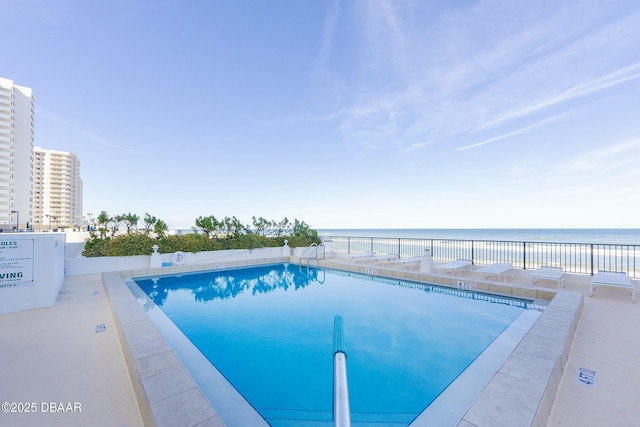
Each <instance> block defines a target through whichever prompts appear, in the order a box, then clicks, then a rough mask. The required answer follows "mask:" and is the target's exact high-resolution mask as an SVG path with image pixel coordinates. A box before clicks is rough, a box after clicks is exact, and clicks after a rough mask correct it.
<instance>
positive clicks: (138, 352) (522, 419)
mask: <svg viewBox="0 0 640 427" xmlns="http://www.w3.org/2000/svg"><path fill="white" fill-rule="evenodd" d="M283 262H285V263H286V262H291V263H293V264H297V263H296V262H295V259H293V257H279V258H270V259H263V260H252V261H239V262H236V263H227V264H226V265H225V267H224V269H225V270H226V269H230V268H238V267H247V266H254V265H267V264H275V263H283ZM318 264H319V265H320V266H322V267H327V268H336V269H340V270H347V271H358V272H362V273H365V274H375V275H380V276H383V277H392V278H398V279H403V280H410V281H415V282H419V283H425V284H427V283H429V284H436V285H441V286H446V287H452V288H458V282H459V280H458V279H457V278H452V277H444V276H437V275H435V276H434V275H427V274H422V273H418V272H411V271H401V270H395V269H385V268H375V270H376V271H375V272H373V271H371V268H370V267H366V266H362V265H351V264H344V263H337V262H331V261H329V260H327V261H320V262H318ZM218 267H219V266H218V265H215V264H199V265H182V266H175V267H165V268H155V269H143V270H134V271H123V272H109V273H103V275H102V280H103V283H104V286H105V289H106V293H107V296H108V298H109V303H110V307H111V310H112V312H113V315H114V318H115V319H116V329H117V331H118V337H119V340H120V345H121V347H122V351H123V354H124V356H125V360H126V362H127V367H128V370H129V375H130V378H131V382H132V384H133V388H134V391H135V394H136V397H137V400H138V405H139V407H140V411H141V415H142V419H143V422H144V424H145V425H147V426H165V425H166V426H172V425H178V424H180V425H184V426H204V425H207V426H225V425H226V424H225V423H224V422H223V420H222V419H221V418H220V416H219V414H218V413H217V411H216V410H215V409H214V408H213V406H212V405H211V404H210V403H209V401H208V400H207V399H206V398H205V397H204V394H203V393H202V391H201V390H200V388H199V387H198V385H197V384H196V382H195V381H194V380H193V378H192V377H191V375H190V374H189V373H188V371H187V369H186V368H185V367H184V365H183V364H182V362H181V361H180V360H179V359H178V357H177V356H176V354H175V353H174V351H173V350H172V348H171V347H170V346H169V344H168V343H167V342H166V340H165V339H164V338H163V337H162V335H161V334H160V332H159V331H158V329H157V328H156V327H155V325H154V324H153V323H152V322H151V320H150V319H149V317H148V316H147V314H146V313H145V310H144V308H143V307H142V306H140V304H139V303H138V301H137V300H136V298H135V296H134V295H133V294H132V293H131V291H130V290H129V288H128V287H127V285H126V283H125V281H124V279H125V278H131V277H144V276H154V275H167V274H176V273H186V272H197V271H206V270H215V269H218ZM474 283H475V284H476V286H477V290H481V291H486V292H490V293H495V294H499V295H507V296H522V297H525V298H540V299H551V302H550V303H549V304H548V306H547V307H546V309H545V310H544V312H543V313H542V315H541V316H540V317H539V318H538V320H537V321H536V322H535V323H534V325H533V327H532V328H531V329H530V330H529V331H528V332H527V333H526V334H525V336H524V338H523V339H522V341H521V342H520V343H519V344H518V346H517V347H516V348H515V350H514V351H513V352H512V353H511V355H510V356H509V357H508V358H507V360H506V362H505V363H504V364H503V365H502V366H501V367H500V369H499V370H498V372H497V373H496V374H495V375H494V376H493V378H492V379H491V380H490V381H489V383H488V384H487V386H486V387H485V388H484V390H483V391H482V392H481V393H480V395H479V396H478V398H477V399H476V400H475V402H474V403H473V404H472V406H471V407H470V408H469V410H468V411H467V412H466V413H465V415H464V416H463V417H462V419H461V420H460V421H459V422H458V424H457V426H458V427H485V426H487V427H490V426H491V427H494V426H505V427H506V426H509V427H511V426H535V427H542V426H545V425H546V422H547V420H548V419H549V415H550V413H551V407H552V405H553V402H554V400H555V397H556V393H557V390H558V386H559V384H560V379H561V378H562V374H563V372H564V370H565V369H566V364H567V360H568V356H569V351H570V349H571V345H572V343H573V339H574V336H575V332H576V329H577V325H578V323H579V320H580V316H581V314H582V310H583V307H584V302H583V296H582V294H581V293H578V292H572V291H564V290H562V291H558V292H554V291H551V290H549V289H538V288H525V287H522V286H518V285H511V284H502V283H500V284H496V283H491V282H484V281H477V282H474ZM545 296H546V297H549V298H544V297H545ZM412 425H413V424H412ZM418 425H419V424H418Z"/></svg>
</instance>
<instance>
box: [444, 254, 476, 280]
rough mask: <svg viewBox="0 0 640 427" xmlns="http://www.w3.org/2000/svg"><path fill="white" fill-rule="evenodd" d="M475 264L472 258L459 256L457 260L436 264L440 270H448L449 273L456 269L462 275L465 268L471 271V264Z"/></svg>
mask: <svg viewBox="0 0 640 427" xmlns="http://www.w3.org/2000/svg"><path fill="white" fill-rule="evenodd" d="M472 265H473V262H472V261H471V260H470V259H461V258H458V259H457V260H455V261H453V262H448V263H446V264H440V265H436V269H438V270H448V271H449V273H452V274H453V272H454V271H457V272H458V276H460V275H461V274H462V271H463V270H469V273H471V266H472Z"/></svg>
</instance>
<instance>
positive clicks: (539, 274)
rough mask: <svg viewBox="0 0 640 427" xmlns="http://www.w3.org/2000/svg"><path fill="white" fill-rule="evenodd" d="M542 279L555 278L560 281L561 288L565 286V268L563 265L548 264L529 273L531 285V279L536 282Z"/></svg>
mask: <svg viewBox="0 0 640 427" xmlns="http://www.w3.org/2000/svg"><path fill="white" fill-rule="evenodd" d="M540 279H542V280H555V281H556V282H558V289H561V288H563V287H564V270H563V269H562V267H550V266H548V265H543V266H541V267H538V269H537V270H534V271H532V272H531V273H529V286H531V280H533V281H534V283H535V282H536V281H538V280H540Z"/></svg>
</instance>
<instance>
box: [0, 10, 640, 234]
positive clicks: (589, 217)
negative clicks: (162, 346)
mask: <svg viewBox="0 0 640 427" xmlns="http://www.w3.org/2000/svg"><path fill="white" fill-rule="evenodd" d="M0 11H1V12H0V15H2V19H1V21H2V25H0V40H2V53H1V54H0V77H5V78H8V79H11V80H13V81H14V83H15V84H19V85H22V86H27V87H31V88H33V90H34V95H35V105H36V110H35V111H36V114H35V115H36V117H35V145H36V146H40V147H43V148H47V149H55V150H62V151H68V152H71V153H74V154H76V155H77V156H78V157H79V159H80V162H81V172H80V174H81V177H82V179H83V185H84V203H83V205H84V206H83V212H85V213H92V214H93V216H94V217H95V216H96V215H97V214H98V213H99V212H100V211H103V210H104V211H107V212H108V213H109V214H111V215H115V214H120V213H128V212H131V213H136V214H138V215H140V216H143V215H144V214H145V213H147V212H148V213H150V214H152V215H155V216H157V217H159V218H161V219H163V220H164V221H165V222H167V223H168V225H169V227H170V228H190V227H192V226H193V225H194V220H195V218H197V217H199V216H208V215H214V216H215V217H216V218H218V219H221V218H224V217H226V216H228V217H232V216H235V217H236V218H238V219H239V220H241V221H242V222H243V223H246V224H250V223H251V218H252V217H253V216H255V217H264V218H266V219H269V220H281V219H283V218H284V217H287V218H288V219H289V220H291V221H293V219H299V220H301V221H305V222H306V223H307V224H308V225H310V226H311V227H312V228H316V229H327V228H537V227H540V228H573V227H575V228H581V227H584V228H591V227H593V228H601V227H624V228H637V227H639V226H640V215H638V206H639V205H640V204H639V202H640V3H639V2H638V1H637V0H609V1H606V2H603V1H601V0H555V1H521V0H504V1H500V0H488V1H473V0H458V1H448V0H402V1H391V0H387V1H385V0H370V1H365V0H358V1H356V0H353V1H340V0H328V1H322V0H309V1H299V0H270V1H262V0H228V1H224V0H217V1H204V0H203V1H193V0H191V1H190V0H164V1H161V0H136V1H129V0H111V1H108V2H105V1H98V0H55V1H45V0H0Z"/></svg>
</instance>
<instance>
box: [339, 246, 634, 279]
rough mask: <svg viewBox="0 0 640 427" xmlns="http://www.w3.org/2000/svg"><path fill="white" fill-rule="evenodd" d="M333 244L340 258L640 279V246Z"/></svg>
mask: <svg viewBox="0 0 640 427" xmlns="http://www.w3.org/2000/svg"><path fill="white" fill-rule="evenodd" d="M330 239H331V241H332V249H333V250H334V251H335V252H337V253H346V254H354V253H365V252H375V253H376V254H377V255H385V254H398V255H399V256H400V257H401V258H411V257H415V256H421V255H424V251H425V249H429V251H430V252H431V254H432V255H433V257H434V259H435V260H436V261H454V260H456V259H458V258H462V259H470V260H472V261H473V263H474V264H482V265H490V264H493V263H495V262H510V263H512V264H513V266H514V267H515V268H522V269H536V268H538V267H540V266H542V265H549V266H554V267H562V268H563V269H564V270H565V271H566V272H567V273H578V274H590V275H593V274H596V273H597V272H598V271H599V270H613V271H624V272H626V273H627V274H628V275H629V277H632V278H636V279H637V278H640V245H625V244H601V243H557V242H526V241H522V242H521V241H501V240H459V239H424V238H407V237H359V236H355V237H354V236H330Z"/></svg>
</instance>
